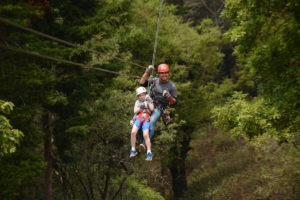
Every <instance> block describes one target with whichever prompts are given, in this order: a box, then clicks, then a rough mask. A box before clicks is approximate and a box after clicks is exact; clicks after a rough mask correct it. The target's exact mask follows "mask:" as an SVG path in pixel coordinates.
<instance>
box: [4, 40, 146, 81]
mask: <svg viewBox="0 0 300 200" xmlns="http://www.w3.org/2000/svg"><path fill="white" fill-rule="evenodd" d="M0 48H2V49H6V50H10V51H15V52H17V53H23V54H27V55H30V56H35V57H39V58H44V59H47V60H52V61H56V62H58V63H65V64H69V65H74V66H78V67H82V68H84V69H93V70H98V71H102V72H107V73H111V74H116V75H119V76H126V77H132V78H140V77H139V76H131V75H127V74H124V73H121V72H116V71H112V70H108V69H103V68H98V67H92V66H91V65H85V64H82V63H77V62H73V61H69V60H64V59H60V58H55V57H51V56H47V55H43V54H40V53H38V52H34V51H28V50H24V49H21V48H16V47H8V46H5V45H2V44H0Z"/></svg>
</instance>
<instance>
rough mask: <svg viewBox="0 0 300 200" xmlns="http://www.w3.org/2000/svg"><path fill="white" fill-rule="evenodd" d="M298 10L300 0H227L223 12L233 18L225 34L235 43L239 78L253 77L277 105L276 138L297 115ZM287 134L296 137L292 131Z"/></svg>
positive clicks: (246, 81) (260, 93)
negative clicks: (278, 116)
mask: <svg viewBox="0 0 300 200" xmlns="http://www.w3.org/2000/svg"><path fill="white" fill-rule="evenodd" d="M298 10H299V3H297V2H296V1H294V0H288V1H265V2H260V1H255V0H247V1H231V0H230V1H226V6H225V10H224V12H223V15H224V16H225V17H227V18H229V19H230V20H231V21H232V28H231V29H230V30H229V31H228V32H227V33H226V36H228V37H229V38H230V39H231V41H233V42H236V43H237V46H236V47H235V50H234V51H235V52H234V53H235V55H236V56H237V59H238V62H239V67H240V69H241V71H240V72H239V75H240V76H241V77H240V78H241V79H245V78H246V79H247V80H242V81H240V83H242V82H244V83H251V81H250V80H249V79H252V81H255V83H256V84H255V85H256V86H257V89H258V94H259V95H261V96H263V98H264V99H265V100H266V101H269V102H270V103H271V104H272V105H273V106H274V107H276V109H278V112H279V113H280V114H281V119H280V122H278V124H280V125H277V126H276V128H279V130H280V132H282V133H280V134H279V139H280V138H285V137H286V136H285V133H284V132H286V130H288V129H290V128H289V127H294V120H295V119H297V118H298V117H299V112H298V111H299V95H300V94H299V91H300V90H299V88H300V85H299V68H298V66H299V59H300V57H299V55H300V54H299V52H300V49H299V45H298V44H299V38H300V37H299V34H300V33H299V12H298ZM251 85H253V84H251ZM262 115H264V114H262ZM274 128H275V127H274ZM294 128H295V127H294ZM281 135H282V136H281ZM288 135H290V136H291V137H293V138H298V136H297V135H296V134H295V132H290V133H288ZM295 140H296V141H297V140H298V139H295ZM297 143H298V142H295V144H297Z"/></svg>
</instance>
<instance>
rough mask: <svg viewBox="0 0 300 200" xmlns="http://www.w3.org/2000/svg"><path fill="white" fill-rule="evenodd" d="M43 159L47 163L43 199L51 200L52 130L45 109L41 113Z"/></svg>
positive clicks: (49, 117)
mask: <svg viewBox="0 0 300 200" xmlns="http://www.w3.org/2000/svg"><path fill="white" fill-rule="evenodd" d="M42 120H43V131H44V133H45V137H44V159H45V162H46V164H47V166H46V170H45V200H52V142H51V141H52V132H51V129H50V124H51V114H50V113H49V112H48V111H46V113H44V115H43V119H42Z"/></svg>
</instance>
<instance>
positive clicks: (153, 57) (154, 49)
mask: <svg viewBox="0 0 300 200" xmlns="http://www.w3.org/2000/svg"><path fill="white" fill-rule="evenodd" d="M163 2H164V0H160V5H159V13H158V18H157V25H156V33H155V41H154V47H153V55H152V62H151V64H152V65H153V66H154V63H155V56H156V50H157V43H158V33H159V30H160V18H161V15H162V6H163Z"/></svg>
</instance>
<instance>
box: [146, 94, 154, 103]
mask: <svg viewBox="0 0 300 200" xmlns="http://www.w3.org/2000/svg"><path fill="white" fill-rule="evenodd" d="M146 101H147V102H149V103H153V100H152V99H151V97H150V96H149V95H147V96H146Z"/></svg>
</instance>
